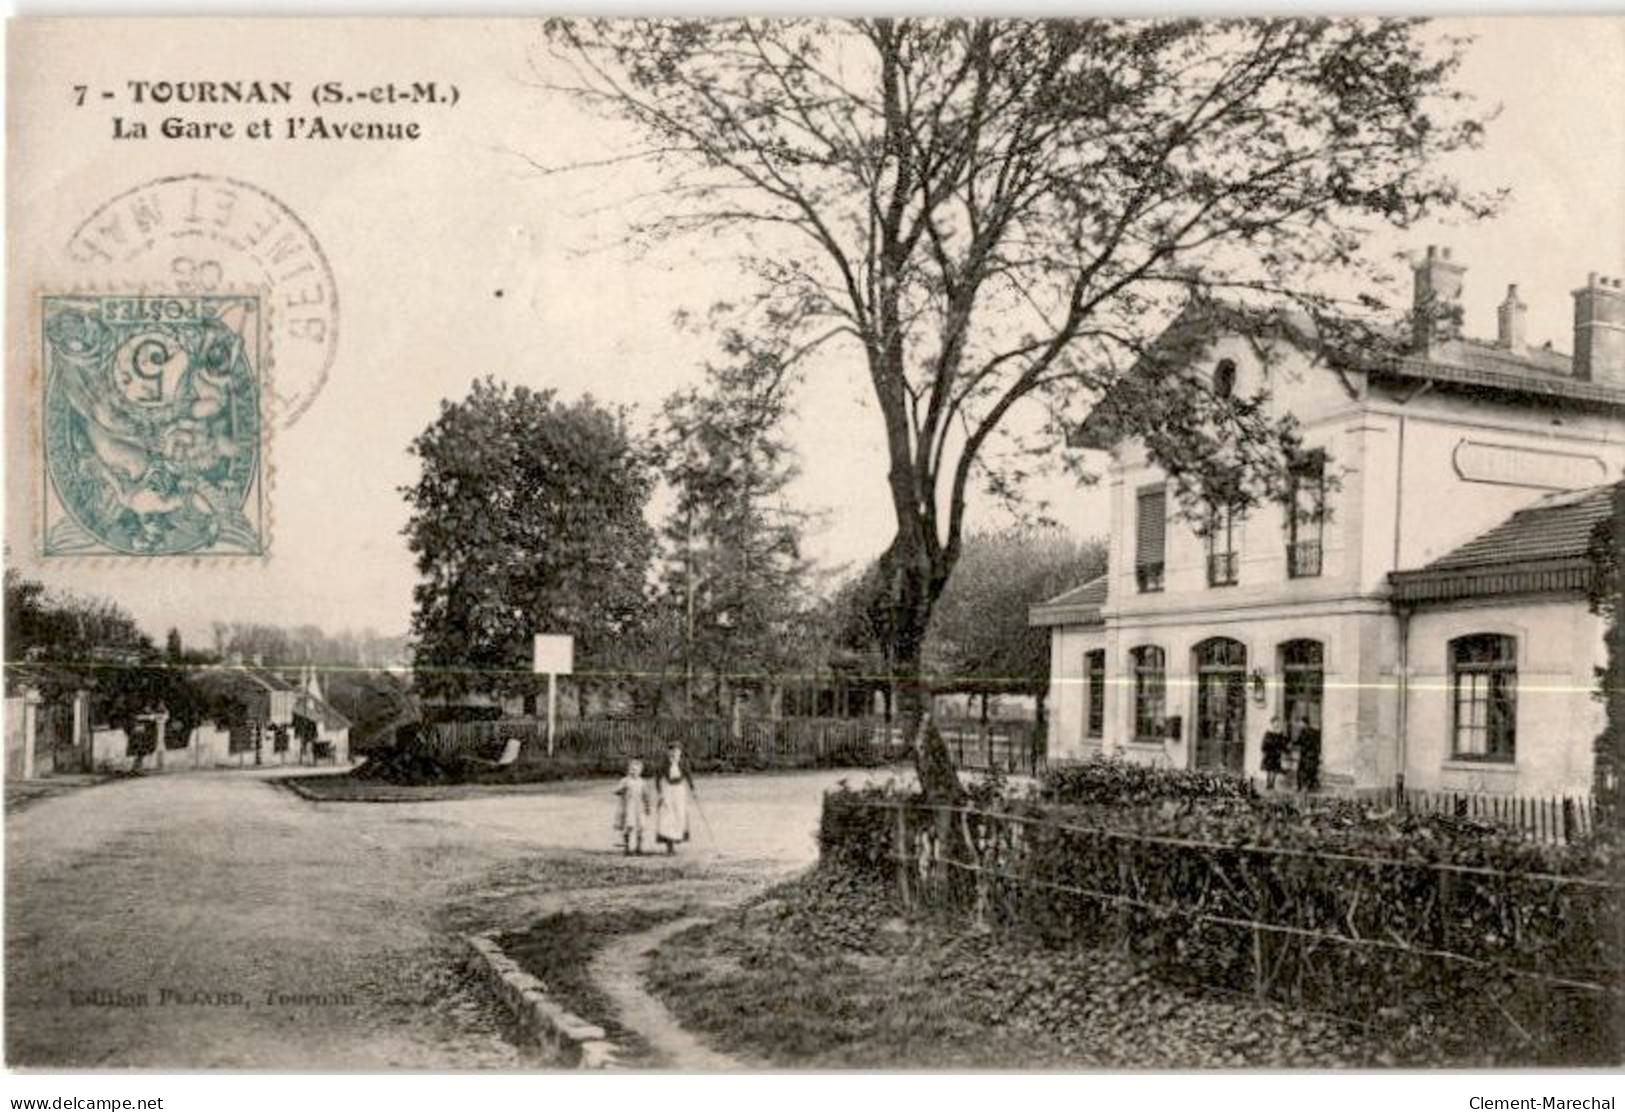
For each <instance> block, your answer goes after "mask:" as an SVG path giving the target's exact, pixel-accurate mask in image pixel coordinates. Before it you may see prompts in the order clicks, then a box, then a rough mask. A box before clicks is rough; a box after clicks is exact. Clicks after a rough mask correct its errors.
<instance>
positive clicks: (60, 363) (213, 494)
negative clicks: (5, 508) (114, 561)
mask: <svg viewBox="0 0 1625 1112" xmlns="http://www.w3.org/2000/svg"><path fill="white" fill-rule="evenodd" d="M39 312H40V316H39V321H40V326H41V327H40V337H41V344H42V351H41V364H40V366H41V372H42V373H41V375H40V382H41V389H42V391H43V393H42V397H41V405H40V415H41V420H40V430H41V434H42V435H41V436H40V440H39V446H40V450H41V451H42V452H43V455H44V458H43V460H42V463H43V467H42V469H41V470H42V472H43V476H44V491H43V497H44V522H43V554H44V555H45V556H260V555H263V554H264V553H265V552H266V548H267V540H268V537H267V530H266V521H267V508H266V505H265V489H264V486H265V484H264V481H263V475H264V457H265V435H266V421H265V415H264V413H265V411H264V405H265V401H264V399H265V394H266V379H265V377H264V371H265V365H266V336H265V315H264V312H263V306H262V301H261V295H260V294H258V293H249V294H210V295H159V294H154V293H151V292H144V293H140V294H125V295H111V294H46V295H43V296H42V297H41V298H40V305H39Z"/></svg>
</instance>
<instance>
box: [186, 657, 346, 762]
mask: <svg viewBox="0 0 1625 1112" xmlns="http://www.w3.org/2000/svg"><path fill="white" fill-rule="evenodd" d="M197 680H198V682H199V684H200V685H202V686H203V687H204V688H205V690H207V691H209V692H210V694H211V695H212V697H213V699H214V700H215V702H216V703H217V704H218V705H219V707H220V710H219V711H218V712H217V714H216V718H215V720H214V721H210V722H206V723H205V724H204V725H202V726H199V727H198V728H197V729H196V730H194V731H193V736H192V738H191V740H190V744H189V746H188V748H189V749H191V750H193V751H194V763H195V764H197V765H200V766H208V765H236V766H247V765H284V764H329V763H347V762H348V761H349V759H350V720H349V719H348V718H346V717H345V716H344V715H343V714H341V713H339V712H338V711H337V710H336V709H334V707H333V706H332V705H331V704H330V703H328V701H327V698H326V695H325V693H324V692H323V691H322V685H321V679H320V677H319V676H318V675H317V672H316V669H315V668H314V667H311V666H307V667H305V668H302V669H300V672H299V676H298V679H297V680H290V679H288V678H287V677H286V676H284V675H282V674H280V673H278V672H277V671H275V670H273V669H269V668H257V667H231V668H220V669H209V670H207V671H203V672H200V673H198V676H197Z"/></svg>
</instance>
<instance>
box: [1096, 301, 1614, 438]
mask: <svg viewBox="0 0 1625 1112" xmlns="http://www.w3.org/2000/svg"><path fill="white" fill-rule="evenodd" d="M1241 327H1248V328H1252V329H1258V328H1260V327H1262V328H1264V329H1265V330H1266V331H1267V332H1268V333H1269V334H1270V335H1272V336H1274V337H1276V338H1280V339H1284V340H1286V341H1287V342H1289V343H1292V344H1294V345H1296V346H1297V347H1299V348H1301V349H1303V350H1305V351H1315V350H1321V351H1326V349H1327V348H1328V347H1332V346H1337V347H1339V348H1340V350H1333V351H1326V354H1327V355H1328V358H1327V360H1326V362H1325V363H1324V364H1323V366H1325V367H1326V368H1328V373H1334V372H1336V371H1340V370H1352V371H1359V372H1362V373H1365V374H1369V375H1373V376H1376V377H1386V378H1398V379H1406V380H1410V381H1415V382H1428V383H1433V384H1436V385H1439V386H1443V387H1446V388H1448V389H1464V390H1470V391H1473V392H1475V393H1486V392H1487V393H1491V394H1502V395H1506V396H1508V397H1514V398H1521V399H1524V400H1529V399H1541V400H1546V401H1560V402H1566V403H1569V404H1571V405H1577V406H1581V407H1585V408H1597V407H1601V408H1604V409H1610V410H1625V386H1616V385H1613V384H1610V383H1606V382H1596V381H1589V380H1585V379H1577V378H1575V377H1574V357H1573V356H1571V355H1568V354H1565V353H1563V352H1560V351H1554V350H1552V349H1551V348H1550V347H1539V348H1535V347H1525V348H1523V349H1520V350H1516V351H1514V350H1512V349H1510V348H1505V347H1502V346H1501V345H1500V344H1498V343H1496V342H1494V341H1491V340H1482V339H1473V338H1465V337H1464V338H1458V339H1450V340H1444V341H1440V342H1437V343H1434V344H1433V345H1432V346H1430V347H1429V348H1428V349H1427V350H1426V351H1425V352H1422V351H1412V352H1408V353H1405V354H1401V355H1394V354H1392V353H1391V351H1387V352H1375V351H1362V350H1359V348H1358V347H1357V346H1350V345H1351V341H1350V340H1349V339H1348V338H1347V337H1344V338H1342V339H1335V338H1333V337H1330V336H1327V335H1326V334H1324V333H1322V332H1318V331H1317V329H1316V326H1315V324H1314V322H1312V321H1311V320H1310V319H1309V318H1308V317H1307V316H1305V315H1304V314H1302V313H1299V312H1293V311H1282V312H1279V313H1276V314H1268V313H1257V312H1254V313H1252V314H1247V313H1242V312H1239V311H1236V310H1234V309H1232V308H1230V307H1227V306H1224V305H1222V304H1215V305H1209V306H1206V307H1204V308H1203V309H1201V310H1194V309H1193V310H1188V311H1186V312H1183V313H1181V314H1180V316H1179V317H1178V318H1177V319H1176V320H1175V321H1174V322H1173V323H1172V324H1171V325H1169V327H1168V329H1167V330H1166V332H1165V333H1164V335H1165V336H1177V337H1180V342H1181V343H1186V344H1188V343H1189V342H1190V339H1191V337H1192V336H1193V335H1199V334H1202V333H1204V332H1205V333H1206V334H1209V335H1214V336H1217V335H1220V334H1222V333H1223V332H1224V331H1225V330H1226V329H1238V328H1241ZM1350 333H1351V334H1359V335H1365V336H1369V337H1371V338H1372V339H1371V342H1373V343H1378V344H1388V343H1393V344H1398V343H1401V342H1403V341H1402V337H1401V335H1400V333H1399V332H1398V330H1396V329H1389V328H1376V329H1365V330H1359V329H1356V328H1355V327H1354V326H1352V325H1351V327H1350ZM1158 342H1159V343H1161V341H1160V340H1159V341H1158ZM1172 346H1175V347H1177V346H1178V345H1177V344H1176V345H1172ZM1139 369H1141V368H1137V370H1139ZM1152 369H1154V367H1153V368H1152ZM1120 404H1124V403H1123V402H1122V401H1121V399H1118V398H1116V397H1114V396H1113V394H1112V392H1111V391H1110V390H1108V391H1107V395H1106V396H1105V397H1103V398H1101V399H1100V401H1099V403H1097V405H1096V406H1095V408H1094V409H1093V410H1091V411H1090V413H1089V414H1088V415H1087V416H1086V417H1085V418H1084V420H1083V421H1082V422H1081V423H1080V424H1079V425H1078V426H1077V427H1076V429H1075V430H1074V432H1073V435H1072V436H1071V437H1070V438H1069V443H1070V446H1071V447H1074V448H1094V449H1109V448H1110V447H1111V446H1112V443H1113V442H1114V441H1115V440H1116V439H1117V438H1118V434H1119V427H1120V426H1121V424H1122V423H1123V422H1122V415H1121V414H1119V413H1118V412H1117V408H1118V406H1119V405H1120ZM1127 404H1132V402H1129V403H1127Z"/></svg>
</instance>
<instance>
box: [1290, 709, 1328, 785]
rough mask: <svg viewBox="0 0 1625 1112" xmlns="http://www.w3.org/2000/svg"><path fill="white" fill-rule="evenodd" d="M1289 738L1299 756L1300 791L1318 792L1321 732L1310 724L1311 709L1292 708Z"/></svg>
mask: <svg viewBox="0 0 1625 1112" xmlns="http://www.w3.org/2000/svg"><path fill="white" fill-rule="evenodd" d="M1289 731H1290V732H1289V733H1288V735H1287V736H1288V737H1289V738H1290V739H1291V742H1292V748H1293V749H1294V750H1296V751H1297V754H1298V790H1299V791H1300V792H1312V791H1316V790H1318V789H1319V787H1320V731H1319V730H1317V729H1315V728H1314V727H1313V726H1312V725H1310V724H1309V708H1308V707H1306V706H1304V704H1302V703H1299V704H1297V705H1296V706H1294V707H1293V708H1292V725H1291V726H1290V727H1289Z"/></svg>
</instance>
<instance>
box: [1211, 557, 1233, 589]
mask: <svg viewBox="0 0 1625 1112" xmlns="http://www.w3.org/2000/svg"><path fill="white" fill-rule="evenodd" d="M1237 563H1238V561H1237V559H1236V554H1235V553H1234V552H1210V553H1208V557H1207V585H1208V586H1209V587H1231V586H1234V585H1235V582H1236V565H1237Z"/></svg>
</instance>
